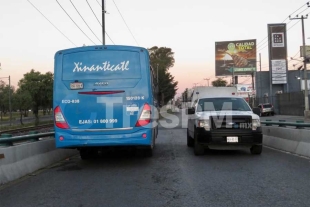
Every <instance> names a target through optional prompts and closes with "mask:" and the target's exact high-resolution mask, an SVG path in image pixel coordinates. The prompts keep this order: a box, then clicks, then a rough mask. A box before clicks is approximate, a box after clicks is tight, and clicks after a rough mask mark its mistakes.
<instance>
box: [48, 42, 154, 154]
mask: <svg viewBox="0 0 310 207" xmlns="http://www.w3.org/2000/svg"><path fill="white" fill-rule="evenodd" d="M54 75H55V80H54V94H53V95H54V98H53V107H54V110H55V109H56V107H58V108H59V109H60V111H61V112H62V114H63V117H64V119H65V121H66V123H67V124H68V126H69V129H61V128H59V127H57V126H56V124H55V138H56V147H59V148H79V147H86V146H117V145H122V146H124V145H128V146H133V145H143V146H151V145H152V143H153V139H154V128H155V127H156V125H157V117H155V114H156V113H153V112H154V111H155V110H156V108H155V107H153V103H154V90H153V82H152V81H153V80H152V71H151V70H150V63H149V54H148V51H147V50H146V49H144V48H140V47H131V46H104V47H103V46H89V47H81V48H74V49H68V50H62V51H58V52H57V53H56V54H55V73H54ZM145 104H148V105H150V106H151V110H152V114H151V116H152V119H151V123H149V124H147V125H145V126H143V127H136V123H137V121H138V120H139V117H140V115H141V113H142V110H143V107H144V105H145Z"/></svg>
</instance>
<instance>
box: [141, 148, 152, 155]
mask: <svg viewBox="0 0 310 207" xmlns="http://www.w3.org/2000/svg"><path fill="white" fill-rule="evenodd" d="M143 155H144V157H152V156H153V149H152V148H147V149H144V153H143Z"/></svg>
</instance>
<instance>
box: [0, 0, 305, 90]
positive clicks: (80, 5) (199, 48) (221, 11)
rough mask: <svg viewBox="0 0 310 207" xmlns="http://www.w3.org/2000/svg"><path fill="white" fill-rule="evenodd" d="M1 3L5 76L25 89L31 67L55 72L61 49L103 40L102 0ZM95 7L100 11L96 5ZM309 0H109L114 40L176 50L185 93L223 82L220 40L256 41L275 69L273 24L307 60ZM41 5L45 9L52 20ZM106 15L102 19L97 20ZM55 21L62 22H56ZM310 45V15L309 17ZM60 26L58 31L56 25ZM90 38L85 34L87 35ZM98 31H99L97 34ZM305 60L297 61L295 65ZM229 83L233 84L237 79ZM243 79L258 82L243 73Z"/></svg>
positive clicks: (108, 26) (291, 53)
mask: <svg viewBox="0 0 310 207" xmlns="http://www.w3.org/2000/svg"><path fill="white" fill-rule="evenodd" d="M58 2H59V4H60V5H61V6H62V7H63V9H64V10H65V11H66V12H67V13H68V14H69V15H70V17H71V18H72V19H73V21H74V22H75V23H76V24H77V25H78V26H79V27H80V29H81V30H80V29H79V28H78V27H77V26H76V25H75V23H74V22H73V21H72V20H71V19H70V18H69V17H68V15H67V14H66V13H65V12H64V10H63V9H62V8H61V7H60V6H59V4H58V3H57V1H56V0H49V1H42V0H10V1H8V0H0V8H1V12H0V29H1V32H0V63H1V70H0V78H1V79H2V80H3V81H5V82H7V81H8V78H7V77H8V76H10V77H11V84H12V85H13V86H15V87H17V84H18V81H19V80H20V79H22V78H23V75H24V74H25V73H27V72H29V71H30V70H31V69H34V70H35V71H40V72H41V73H46V72H48V71H51V72H53V70H54V69H53V67H54V54H55V53H56V52H57V51H58V50H62V49H67V48H73V47H80V46H83V45H95V44H97V45H99V44H102V42H101V41H102V27H101V25H100V24H101V20H102V18H101V15H102V11H101V6H100V5H101V2H102V0H87V1H86V0H72V1H71V2H72V3H73V5H74V6H75V7H76V9H77V10H78V12H79V13H80V14H81V16H82V17H83V18H84V20H85V21H86V23H87V24H88V26H89V27H90V28H91V30H92V31H91V30H90V29H89V28H88V26H87V25H86V24H85V23H84V21H83V20H82V18H81V17H80V16H79V14H78V12H77V11H76V10H75V9H74V6H73V5H72V3H71V2H70V0H58ZM87 2H88V3H89V5H90V6H91V8H92V9H93V11H94V13H95V14H96V16H95V15H94V14H93V13H92V10H91V9H90V7H89V6H88V4H87ZM306 3H307V1H304V0H262V1H260V2H259V1H249V0H235V1H225V0H222V1H207V0H191V1H188V0H187V1H185V0H169V1H168V0H157V1H150V0H131V1H128V0H106V1H105V7H106V11H107V13H106V15H105V31H106V33H107V34H108V36H107V35H106V36H105V38H106V44H107V45H113V44H116V45H133V46H141V47H145V48H151V47H153V46H158V47H169V48H171V49H172V51H173V52H174V58H175V64H174V66H173V67H172V68H170V69H169V72H170V73H171V74H172V75H173V76H174V77H175V80H176V81H178V83H179V84H178V88H179V89H178V91H177V93H178V95H180V94H181V93H182V92H183V91H184V90H185V88H192V87H193V86H194V85H206V84H207V80H204V79H207V78H209V79H210V84H211V81H213V80H215V79H216V77H215V42H218V41H233V40H247V39H256V41H257V43H258V44H257V59H258V54H259V53H261V57H262V70H268V46H267V41H266V39H265V38H267V24H273V23H283V22H284V23H287V45H288V58H289V57H295V58H296V59H298V58H299V57H300V54H299V47H300V45H302V27H301V21H299V20H290V19H289V18H288V17H289V15H291V17H296V15H297V14H299V17H300V15H306V14H310V8H308V7H307V6H306ZM33 5H34V6H35V7H36V8H37V9H38V10H39V11H40V12H41V13H43V14H44V16H45V17H46V18H47V19H48V20H47V19H46V18H45V17H44V16H42V14H41V13H40V12H38V10H36V9H35V8H34V7H33ZM96 17H97V18H98V20H99V22H98V20H97V19H96ZM53 25H54V26H53ZM304 25H305V36H306V44H307V45H310V17H309V19H306V20H305V21H304ZM55 27H56V28H57V29H56V28H55ZM84 33H85V34H86V35H85V34H84ZM94 34H95V35H94ZM293 64H297V65H298V64H300V61H298V60H295V61H289V63H288V66H289V69H294V67H293ZM226 80H227V81H228V82H230V77H227V78H226ZM239 83H251V78H250V77H240V79H239Z"/></svg>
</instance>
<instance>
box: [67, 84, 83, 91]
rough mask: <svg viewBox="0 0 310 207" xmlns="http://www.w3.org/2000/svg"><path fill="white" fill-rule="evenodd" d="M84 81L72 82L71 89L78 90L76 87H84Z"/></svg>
mask: <svg viewBox="0 0 310 207" xmlns="http://www.w3.org/2000/svg"><path fill="white" fill-rule="evenodd" d="M82 88H83V83H70V89H73V90H76V89H82Z"/></svg>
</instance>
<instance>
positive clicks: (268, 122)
mask: <svg viewBox="0 0 310 207" xmlns="http://www.w3.org/2000/svg"><path fill="white" fill-rule="evenodd" d="M261 124H265V125H266V126H272V125H278V126H279V127H286V126H293V127H296V129H304V128H305V127H310V123H304V121H296V122H286V121H285V120H279V121H272V120H266V121H261Z"/></svg>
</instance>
